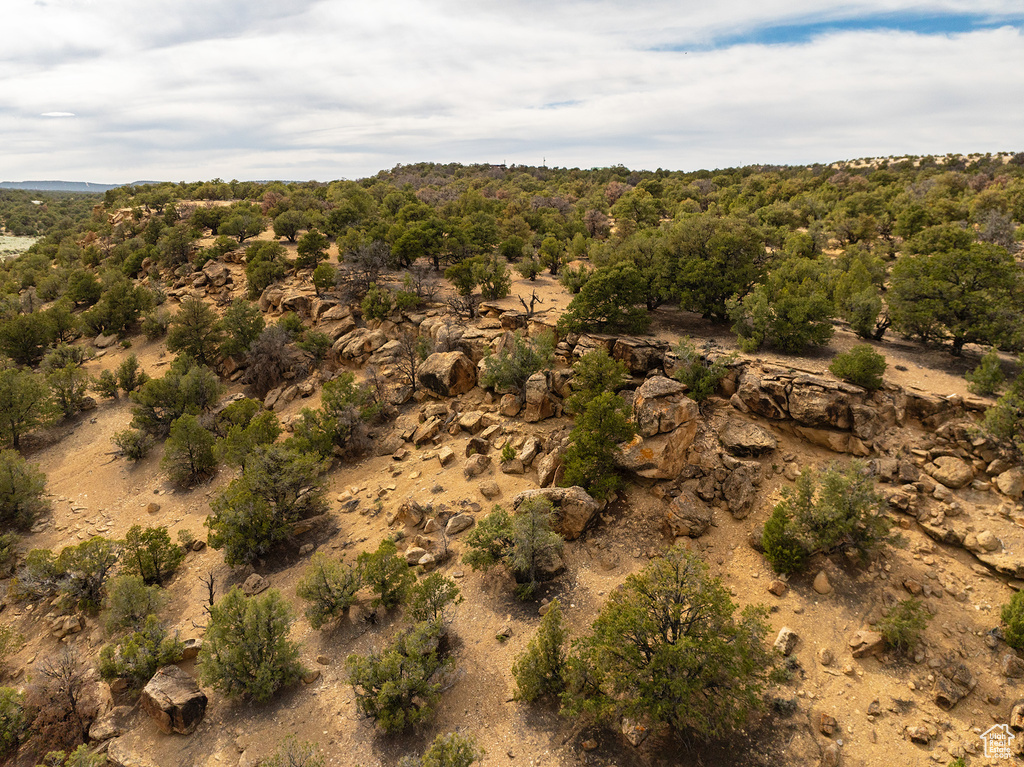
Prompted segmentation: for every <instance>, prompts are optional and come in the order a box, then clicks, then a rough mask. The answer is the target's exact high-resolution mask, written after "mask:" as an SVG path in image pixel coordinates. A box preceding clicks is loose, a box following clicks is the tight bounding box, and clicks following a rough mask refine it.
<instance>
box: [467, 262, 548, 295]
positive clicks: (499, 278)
mask: <svg viewBox="0 0 1024 767" xmlns="http://www.w3.org/2000/svg"><path fill="white" fill-rule="evenodd" d="M470 260H471V261H473V262H474V264H473V277H474V279H475V280H476V282H477V284H479V285H480V295H481V296H483V298H484V299H485V300H487V301H494V300H496V299H499V298H504V297H505V296H507V295H508V294H509V292H511V290H512V280H511V279H510V278H509V274H508V262H507V261H505V259H504V258H502V257H501V256H499V255H497V254H495V255H492V256H484V255H480V256H474V257H473V258H472V259H470ZM552 274H554V272H552Z"/></svg>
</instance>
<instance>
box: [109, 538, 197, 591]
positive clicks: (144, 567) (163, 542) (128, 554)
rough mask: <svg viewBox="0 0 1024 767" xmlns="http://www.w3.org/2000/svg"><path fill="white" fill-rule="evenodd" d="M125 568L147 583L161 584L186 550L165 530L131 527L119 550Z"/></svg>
mask: <svg viewBox="0 0 1024 767" xmlns="http://www.w3.org/2000/svg"><path fill="white" fill-rule="evenodd" d="M122 553H123V559H124V569H125V570H126V571H127V572H129V573H134V574H136V575H140V576H142V578H143V580H144V581H145V582H146V583H163V582H164V581H165V580H167V579H168V578H170V577H171V576H172V575H173V574H174V571H175V570H177V569H178V566H179V565H180V564H181V561H182V560H183V559H184V558H185V551H184V550H183V549H182V548H181V546H179V545H178V544H176V543H172V542H171V536H170V535H169V534H168V533H167V528H166V527H147V528H146V529H143V528H142V525H133V526H132V527H131V528H130V529H129V530H128V533H127V534H126V535H125V538H124V548H123V549H122Z"/></svg>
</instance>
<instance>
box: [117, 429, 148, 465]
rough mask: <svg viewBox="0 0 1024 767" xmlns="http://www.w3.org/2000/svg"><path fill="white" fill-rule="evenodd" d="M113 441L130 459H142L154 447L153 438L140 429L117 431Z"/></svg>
mask: <svg viewBox="0 0 1024 767" xmlns="http://www.w3.org/2000/svg"><path fill="white" fill-rule="evenodd" d="M111 441H112V442H113V443H114V444H115V445H117V447H118V449H119V450H120V451H121V454H122V455H124V457H125V458H127V459H128V460H129V461H141V460H142V459H143V458H145V457H146V456H147V455H149V451H150V450H151V449H152V447H153V438H152V437H151V436H149V435H148V434H146V432H144V431H139V430H138V429H125V430H124V431H119V432H115V434H114V437H113V439H112V440H111Z"/></svg>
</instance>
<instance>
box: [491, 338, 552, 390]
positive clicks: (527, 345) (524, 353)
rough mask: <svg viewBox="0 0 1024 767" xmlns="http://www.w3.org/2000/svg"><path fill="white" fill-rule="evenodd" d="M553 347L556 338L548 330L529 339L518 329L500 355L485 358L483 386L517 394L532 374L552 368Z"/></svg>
mask: <svg viewBox="0 0 1024 767" xmlns="http://www.w3.org/2000/svg"><path fill="white" fill-rule="evenodd" d="M554 349H555V347H554V339H553V338H552V337H551V335H550V334H549V333H542V334H540V335H538V336H535V337H533V338H532V339H528V338H526V337H525V336H523V335H521V334H520V333H518V332H517V333H515V334H514V335H513V337H512V343H511V344H506V345H505V346H504V347H503V348H502V349H501V351H499V352H498V353H497V354H488V355H487V356H486V357H484V369H483V373H481V374H480V385H481V386H483V387H484V388H486V389H494V390H495V391H497V392H514V393H518V392H520V391H522V389H523V387H524V386H526V381H527V379H529V377H530V376H532V375H533V374H534V373H537V372H540V371H542V370H547V369H548V368H550V367H551V364H552V361H553V360H554Z"/></svg>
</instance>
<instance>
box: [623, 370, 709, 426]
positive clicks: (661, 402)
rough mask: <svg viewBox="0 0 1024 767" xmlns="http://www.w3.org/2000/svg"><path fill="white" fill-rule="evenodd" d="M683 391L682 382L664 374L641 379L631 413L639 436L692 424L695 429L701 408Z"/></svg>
mask: <svg viewBox="0 0 1024 767" xmlns="http://www.w3.org/2000/svg"><path fill="white" fill-rule="evenodd" d="M685 391H686V387H685V386H684V385H683V384H681V383H679V382H678V381H674V380H672V379H671V378H666V377H665V376H652V377H650V378H648V379H647V380H646V381H644V383H643V385H641V386H640V388H639V389H637V390H636V395H635V396H634V398H633V417H634V419H635V420H636V428H637V432H638V433H639V434H640V436H642V437H653V436H655V435H657V434H666V433H668V432H670V431H674V430H675V429H677V428H679V427H680V426H689V425H691V424H692V429H693V431H694V433H696V429H697V423H696V421H697V418H698V416H699V415H700V410H699V409H698V407H697V403H696V402H694V401H693V400H692V399H690V398H689V397H687V396H686V395H685V393H684V392H685ZM691 439H692V438H691Z"/></svg>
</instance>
